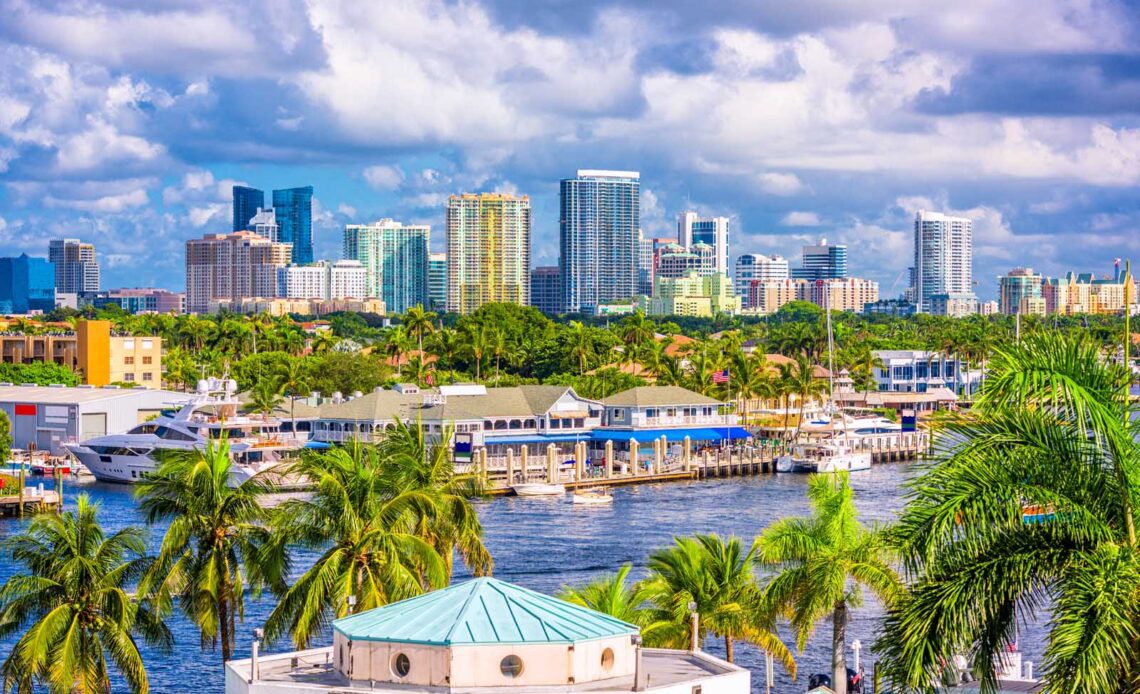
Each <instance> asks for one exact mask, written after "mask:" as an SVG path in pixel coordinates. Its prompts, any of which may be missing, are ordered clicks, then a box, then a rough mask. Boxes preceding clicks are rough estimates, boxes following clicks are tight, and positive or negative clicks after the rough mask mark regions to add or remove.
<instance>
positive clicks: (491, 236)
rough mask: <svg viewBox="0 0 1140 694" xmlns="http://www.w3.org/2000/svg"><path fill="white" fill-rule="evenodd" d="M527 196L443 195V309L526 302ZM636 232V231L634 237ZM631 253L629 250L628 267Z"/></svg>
mask: <svg viewBox="0 0 1140 694" xmlns="http://www.w3.org/2000/svg"><path fill="white" fill-rule="evenodd" d="M530 223H531V216H530V198H529V197H527V196H525V195H521V196H520V195H510V194H507V193H478V194H472V193H464V194H463V195H452V196H451V197H450V198H449V199H448V201H447V230H446V233H447V310H448V311H451V312H453V313H471V312H472V311H475V310H476V309H478V308H479V307H480V306H482V305H483V304H488V303H492V302H502V303H512V304H522V305H524V306H526V305H529V304H530ZM634 238H636V237H634ZM632 261H633V257H632V255H631V256H630V262H631V265H630V268H631V271H632V268H633V265H632Z"/></svg>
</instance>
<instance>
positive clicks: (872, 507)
mask: <svg viewBox="0 0 1140 694" xmlns="http://www.w3.org/2000/svg"><path fill="white" fill-rule="evenodd" d="M908 469H909V468H908V466H906V465H905V464H895V465H877V466H875V467H874V468H873V469H872V470H869V471H866V472H859V473H854V474H852V475H851V484H852V487H853V488H854V489H855V501H856V505H857V506H858V508H859V510H860V512H861V514H862V519H863V520H864V521H865V522H876V521H877V522H887V521H890V520H892V519H893V518H894V516H895V514H896V513H897V512H898V510H899V509H900V508H901V506H902V503H903V499H902V490H901V483H902V482H903V480H904V479H905V477H906V474H907V470H908ZM806 482H807V478H806V476H804V475H765V476H759V477H746V478H731V479H721V480H706V481H693V482H672V483H661V484H650V485H643V486H631V487H618V488H616V489H615V490H614V496H615V500H614V503H613V505H612V506H608V507H582V506H574V505H573V504H572V503H570V500H569V497H565V498H529V499H520V498H517V497H505V498H498V499H492V500H487V501H481V502H479V503H478V508H479V513H480V516H481V517H482V519H483V523H484V527H485V531H486V543H487V545H488V547H489V549H490V551H491V553H492V555H493V556H494V558H495V572H494V573H495V576H496V577H498V578H501V579H504V580H508V581H511V582H514V583H518V584H519V585H523V586H526V587H528V588H532V589H535V590H539V591H542V592H544V593H552V592H554V591H556V590H557V589H558V588H560V587H561V586H563V585H565V584H568V583H578V582H581V581H585V580H588V579H589V578H591V577H593V576H596V575H597V574H600V573H605V572H609V571H613V570H616V568H617V567H618V566H620V565H621V564H623V563H626V562H629V563H632V564H633V565H634V567H635V568H634V573H635V574H636V575H637V576H638V577H640V576H642V575H644V566H645V562H646V559H647V557H648V556H649V554H650V552H651V551H653V550H654V549H657V548H659V547H663V546H665V545H668V544H670V543H671V542H672V539H673V537H674V536H677V535H691V534H695V533H713V532H715V533H719V534H721V535H732V534H735V535H738V536H740V537H741V538H743V539H744V540H745V541H746V542H749V543H750V542H751V541H752V539H753V538H754V537H755V536H756V535H757V534H758V533H759V532H760V531H761V530H763V529H764V528H765V527H766V526H767V525H769V524H770V523H771V522H773V521H774V520H776V519H778V518H782V517H785V516H789V515H802V514H806V513H807V512H808V504H807V499H806V497H805V494H804V492H805V487H806ZM80 492H86V493H88V494H89V495H90V496H91V497H92V498H93V499H95V500H97V501H99V502H100V503H101V504H102V507H101V511H100V513H101V520H102V523H103V526H104V528H105V529H107V530H114V529H117V528H121V527H123V526H125V525H131V524H136V525H141V524H142V519H141V517H140V516H139V514H138V512H137V509H136V505H135V502H134V500H133V498H132V496H131V490H130V488H129V487H124V486H118V485H109V484H102V483H96V482H90V483H78V484H70V485H67V486H66V488H65V497H66V498H67V500H68V504H69V506H71V507H72V508H74V499H75V496H76V495H77V494H78V493H80ZM20 526H21V524H20V522H19V521H16V520H13V519H5V520H2V521H0V535H3V534H8V533H12V532H16V531H17V530H18V529H19V527H20ZM162 530H163V528H161V527H154V528H152V529H151V530H150V533H151V534H150V541H151V544H152V546H155V547H157V545H158V543H159V542H160V541H161V538H162ZM310 561H311V560H310ZM17 568H18V567H16V566H14V565H13V563H12V561H11V559H10V558H8V557H0V581H4V580H7V578H8V577H9V576H10V575H11V574H12V572H13V571H15V570H16V569H17ZM272 607H273V602H272V598H271V597H263V598H262V599H261V600H260V601H250V602H249V603H248V604H247V607H246V615H245V623H244V624H243V625H239V627H238V644H237V655H236V657H248V652H249V643H250V639H251V636H252V630H253V628H254V627H257V626H260V625H261V624H262V623H263V622H264V620H265V618H266V616H267V615H268V614H269V612H270V610H271V609H272ZM880 614H881V611H880V609H879V607H878V606H877V605H876V604H875V603H874V602H873V600H870V599H868V601H867V604H866V605H865V606H864V607H863V608H861V609H859V610H857V611H856V612H854V614H853V621H852V624H851V625H850V627H849V628H848V643H850V642H851V641H853V640H854V639H859V640H860V641H862V643H863V644H865V649H864V662H865V663H866V668H867V672H868V675H869V674H870V673H871V671H872V665H873V662H874V655H873V654H871V653H869V650H870V644H871V643H873V642H874V640H875V636H876V634H875V630H876V627H877V620H878V617H879V616H880ZM169 623H170V626H171V629H172V630H173V631H174V634H175V640H176V644H175V650H174V652H173V653H172V654H168V655H162V654H159V653H155V652H152V651H149V650H146V651H144V659H145V662H146V666H147V671H148V673H149V676H150V682H151V689H152V691H155V692H210V693H215V692H222V691H223V690H224V683H223V676H222V671H221V666H220V662H219V661H220V656H219V655H218V653H217V652H216V651H214V652H205V653H203V652H202V651H201V649H200V648H199V640H198V634H197V631H196V630H195V628H194V626H193V625H192V624H191V623H190V622H189V621H188V620H186V619H185V618H183V617H181V616H180V615H178V614H175V615H174V616H173V617H172V618H171V619H170V620H169ZM784 636H785V643H788V644H792V643H794V639H793V638H792V636H791V634H790V633H789V632H786V631H785V633H784ZM1039 636H1040V634H1038V633H1033V634H1029V635H1028V636H1027V637H1025V638H1023V639H1022V643H1021V647H1022V650H1023V651H1024V652H1026V654H1027V657H1029V658H1030V659H1033V660H1039V655H1040V652H1041V650H1042V648H1041V643H1040V639H1039ZM830 639H831V627H830V624H827V623H821V624H820V625H819V627H818V629H817V632H816V635H815V637H814V638H813V639H812V641H811V642H810V643H809V645H808V647H807V649H806V650H805V652H804V654H803V655H799V656H797V662H798V663H799V671H800V675H799V677H798V678H797V680H798V681H797V682H796V683H792V681H791V680H790V678H788V677H787V675H786V674H785V673H784V672H783V671H782V670H779V669H778V670H777V675H776V691H777V692H801V691H804V690H806V688H807V687H806V684H805V683H806V681H807V678H808V676H810V675H811V674H812V673H816V672H827V671H829V669H830V658H831V655H830V648H831V645H830V644H831V641H830ZM318 642H319V643H327V642H328V640H327V639H323V640H318ZM704 647H705V649H706V650H708V651H709V652H711V653H714V654H717V655H723V652H724V646H723V642H721V641H715V640H713V639H709V640H708V642H707V643H705V644H704ZM9 648H11V642H7V643H5V642H0V653H4V654H6V653H7V651H8V649H9ZM268 650H270V651H274V650H290V648H289V646H288V644H287V643H281V644H278V645H277V647H276V648H270V649H268ZM850 655H851V654H850V652H848V658H849V662H850ZM736 660H737V662H738V663H739V664H740V665H743V666H745V667H748V668H750V669H751V670H752V673H753V675H752V680H753V689H754V691H763V688H762V684H763V681H764V658H763V655H762V654H761V653H760V652H759V651H757V650H756V649H753V648H751V647H749V646H747V645H745V644H738V647H737V649H736ZM116 691H125V690H124V689H123V688H121V687H118V688H116Z"/></svg>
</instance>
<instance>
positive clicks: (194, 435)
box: [64, 378, 304, 486]
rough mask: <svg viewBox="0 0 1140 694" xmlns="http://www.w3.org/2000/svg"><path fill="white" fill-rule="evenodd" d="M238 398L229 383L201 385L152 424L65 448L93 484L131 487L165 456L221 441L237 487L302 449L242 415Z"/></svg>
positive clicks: (267, 424)
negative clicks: (227, 445)
mask: <svg viewBox="0 0 1140 694" xmlns="http://www.w3.org/2000/svg"><path fill="white" fill-rule="evenodd" d="M236 392H237V383H236V382H235V381H233V380H229V379H216V378H211V379H204V380H202V381H199V382H198V388H197V392H196V393H194V394H193V395H192V396H191V397H189V398H188V399H187V400H186V401H185V402H182V403H176V405H177V406H176V408H172V409H168V410H163V412H162V413H161V414H159V416H158V417H156V418H155V419H153V420H151V421H148V422H144V423H142V424H139V425H137V426H135V427H134V428H132V429H130V430H129V431H127V432H126V433H123V434H110V435H106V436H98V437H95V438H92V439H88V440H86V441H83V442H80V443H74V442H72V443H65V444H64V448H66V449H67V451H68V452H69V453H71V454H72V455H73V456H75V458H76V459H77V460H78V461H79V462H80V463H81V464H82V465H83V466H84V467H86V468H87V469H88V470H89V471H90V472H91V474H92V475H94V476H95V479H97V480H100V481H103V482H118V483H126V484H132V483H134V482H137V481H138V480H140V479H142V478H143V477H146V476H147V475H149V474H150V473H152V472H154V471H155V470H156V469H157V468H158V464H159V458H160V457H161V455H162V454H163V453H166V452H176V451H201V450H203V449H205V447H206V446H207V445H208V444H210V443H211V442H218V441H221V440H222V439H225V440H226V441H227V442H228V444H229V448H230V456H231V458H232V459H233V463H234V465H233V467H232V469H231V472H230V484H231V485H232V486H236V485H238V484H241V483H242V482H243V481H244V480H246V479H249V478H250V477H253V476H254V475H256V474H258V473H259V472H261V471H263V470H267V469H269V468H272V467H274V466H276V465H278V464H280V463H281V462H283V461H284V460H286V459H288V458H289V457H291V456H294V455H296V454H297V453H298V452H299V451H300V449H301V448H302V447H303V446H304V442H302V441H300V440H299V439H296V438H293V437H290V436H283V435H281V433H280V421H279V420H277V419H274V418H271V417H261V416H256V417H250V416H246V415H242V414H240V413H239V410H240V406H241V402H240V401H239V400H238V399H237V398H236V397H235V394H236Z"/></svg>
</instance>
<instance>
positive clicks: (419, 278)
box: [343, 219, 431, 313]
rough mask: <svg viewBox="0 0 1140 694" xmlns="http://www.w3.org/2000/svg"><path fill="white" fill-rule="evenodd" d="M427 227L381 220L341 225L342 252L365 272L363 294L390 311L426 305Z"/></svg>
mask: <svg viewBox="0 0 1140 694" xmlns="http://www.w3.org/2000/svg"><path fill="white" fill-rule="evenodd" d="M430 244H431V227H429V226H427V225H426V224H408V225H405V224H403V223H401V222H397V221H394V220H392V219H381V220H380V221H378V222H373V223H372V224H349V225H348V226H346V227H345V228H344V245H343V254H344V257H345V258H346V259H348V260H355V261H359V262H360V264H361V265H363V266H364V269H365V271H366V272H367V285H366V287H365V294H364V295H363V296H369V297H377V298H379V299H383V300H384V305H385V306H386V307H387V309H388V310H389V311H392V312H393V313H403V312H405V311H407V310H408V309H409V308H411V307H412V306H427V305H428V302H429V297H428V279H429V278H428V269H429V251H428V248H429V247H430Z"/></svg>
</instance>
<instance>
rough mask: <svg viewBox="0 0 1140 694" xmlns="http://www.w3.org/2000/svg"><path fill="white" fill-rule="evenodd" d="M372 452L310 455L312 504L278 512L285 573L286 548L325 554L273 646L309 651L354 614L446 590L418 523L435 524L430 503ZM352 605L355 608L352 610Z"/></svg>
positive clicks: (443, 571)
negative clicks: (287, 640) (395, 478)
mask: <svg viewBox="0 0 1140 694" xmlns="http://www.w3.org/2000/svg"><path fill="white" fill-rule="evenodd" d="M381 461H382V459H381V457H380V456H379V454H378V451H377V449H376V448H375V447H373V446H364V445H363V444H360V443H359V442H352V443H350V444H349V445H347V446H344V447H338V448H335V449H332V450H330V451H329V452H327V453H324V454H316V455H304V456H302V457H301V458H300V459H299V461H298V462H297V463H296V464H295V465H294V466H293V471H294V472H295V473H298V474H301V475H303V476H305V477H306V478H308V479H309V480H311V481H312V483H313V491H312V493H311V495H310V496H308V497H306V498H298V499H291V500H289V501H286V502H285V503H283V504H282V505H281V506H280V507H279V508H278V513H277V516H276V520H275V522H274V538H275V539H274V542H273V543H272V545H271V547H272V548H273V549H272V551H271V552H270V554H271V555H272V556H273V557H274V559H275V563H277V564H278V565H279V566H280V567H281V569H282V570H283V571H284V570H287V569H288V568H289V564H288V561H287V560H286V559H287V556H288V555H287V553H286V552H285V547H286V546H287V545H294V546H297V547H300V548H302V549H307V550H313V551H318V552H320V555H319V556H318V557H317V559H316V561H315V562H313V565H312V566H311V567H310V568H309V569H308V570H306V571H305V572H304V573H303V574H301V576H300V577H298V578H297V579H296V581H294V582H293V584H292V585H290V586H289V587H288V588H286V589H282V590H279V591H278V592H279V596H280V600H279V602H278V603H277V606H276V607H275V608H273V612H272V613H271V614H270V615H269V619H268V621H267V622H266V625H265V632H266V637H267V639H268V640H269V641H270V642H272V641H274V640H276V639H277V638H279V637H281V636H283V635H284V634H286V633H288V634H289V635H290V637H291V638H292V641H293V643H294V645H296V647H297V648H301V649H303V648H307V647H308V646H309V643H310V642H311V640H312V638H313V637H314V636H316V635H317V634H319V633H321V631H322V630H323V629H325V628H326V627H327V626H328V625H329V623H330V622H331V621H332V620H333V619H335V618H338V617H343V616H345V615H347V614H349V612H350V611H351V610H354V609H355V610H357V611H359V610H368V609H372V608H374V607H379V606H381V605H386V604H388V603H389V602H395V601H397V600H403V599H405V598H409V597H412V596H415V595H419V594H421V593H423V592H424V591H425V590H430V589H434V588H440V587H443V586H444V585H446V584H447V581H448V575H447V567H446V563H445V561H444V559H443V557H441V556H440V554H439V552H437V551H436V548H435V547H433V546H432V544H431V542H429V541H427V540H425V539H423V538H422V537H420V536H419V535H418V534H417V533H416V532H415V531H416V530H417V528H416V527H415V520H416V519H417V518H419V517H421V515H428V516H429V517H430V516H432V515H433V514H434V513H435V512H436V509H435V508H434V507H433V503H432V501H433V500H432V499H431V497H430V495H428V494H425V493H422V492H420V491H416V490H412V491H404V490H398V489H394V488H393V486H392V484H391V480H390V478H388V477H387V476H386V474H385V470H384V467H385V466H384V465H383V464H382V462H381ZM349 598H352V599H353V604H354V605H355V607H352V606H350V602H349Z"/></svg>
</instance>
